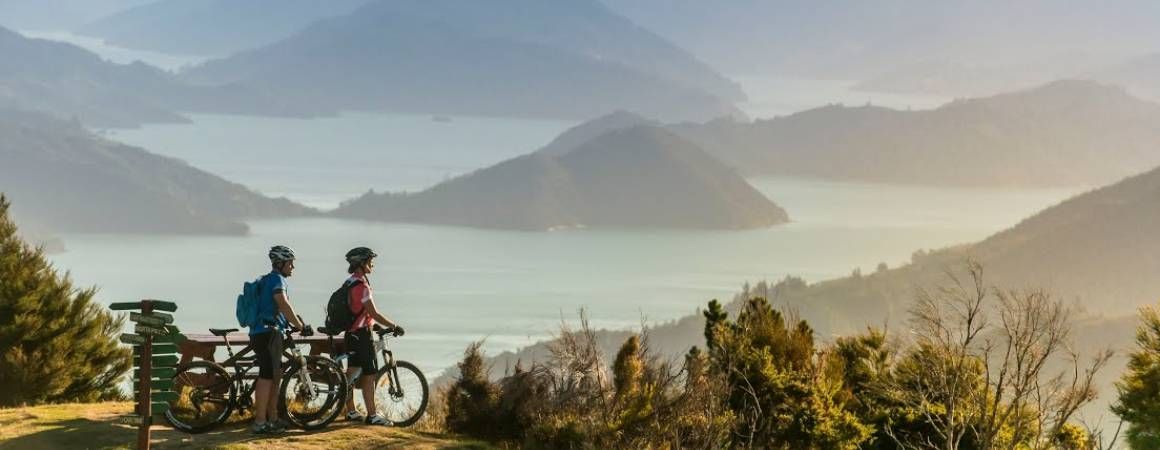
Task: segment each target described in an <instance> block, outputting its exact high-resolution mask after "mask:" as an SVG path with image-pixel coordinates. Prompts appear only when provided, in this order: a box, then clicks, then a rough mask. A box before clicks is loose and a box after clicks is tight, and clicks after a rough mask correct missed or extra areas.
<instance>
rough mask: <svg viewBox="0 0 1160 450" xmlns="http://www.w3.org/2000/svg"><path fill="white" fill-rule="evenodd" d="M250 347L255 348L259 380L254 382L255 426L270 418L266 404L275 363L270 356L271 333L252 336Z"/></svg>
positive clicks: (268, 399) (268, 398)
mask: <svg viewBox="0 0 1160 450" xmlns="http://www.w3.org/2000/svg"><path fill="white" fill-rule="evenodd" d="M250 347H251V348H253V349H254V362H255V363H257V365H258V380H257V381H256V382H254V426H255V427H256V426H258V425H263V424H265V423H266V422H267V420H268V419H269V416H268V415H267V414H266V405H267V404H268V403H269V401H270V390H271V389H270V386H271V385H273V384H274V383H273V381H272V378H273V377H274V375H273V373H274V371H273V364H272V362H271V358H270V333H269V332H266V333H260V334H255V335H253V336H250Z"/></svg>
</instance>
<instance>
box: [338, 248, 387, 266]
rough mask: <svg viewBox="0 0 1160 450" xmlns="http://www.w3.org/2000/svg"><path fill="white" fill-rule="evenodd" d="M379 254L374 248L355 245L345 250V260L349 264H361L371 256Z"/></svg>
mask: <svg viewBox="0 0 1160 450" xmlns="http://www.w3.org/2000/svg"><path fill="white" fill-rule="evenodd" d="M376 256H379V255H378V254H377V253H375V251H374V250H371V249H369V248H366V247H355V248H352V249H350V251H349V252H346V262H348V263H351V264H362V263H365V262H367V261H369V260H370V259H371V258H374V257H376Z"/></svg>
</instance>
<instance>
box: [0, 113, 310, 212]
mask: <svg viewBox="0 0 1160 450" xmlns="http://www.w3.org/2000/svg"><path fill="white" fill-rule="evenodd" d="M0 161H3V164H0V192H4V193H6V194H7V195H8V196H9V198H10V199H11V200H12V201H13V203H14V204H15V207H14V211H13V212H14V214H15V215H16V216H17V218H18V220H21V221H23V220H25V219H27V220H29V221H31V222H33V223H35V224H37V225H38V228H41V231H50V232H61V231H79V232H108V233H163V234H186V233H211V234H240V233H245V232H246V230H247V226H246V225H245V224H244V223H242V220H243V219H244V218H247V217H285V216H298V215H304V214H309V213H311V210H309V209H308V208H306V207H303V206H301V205H298V204H296V203H293V202H291V201H290V200H286V199H272V198H268V197H265V196H262V195H260V194H258V193H255V192H253V191H251V190H249V189H247V188H246V187H244V186H241V185H239V184H235V183H232V182H229V181H226V180H224V179H222V178H220V177H218V176H216V175H213V174H210V173H208V172H205V171H202V170H200V169H197V168H195V167H192V166H190V165H188V164H186V163H185V162H182V161H179V160H177V159H173V158H169V157H164V156H160V155H155V154H152V153H149V152H148V151H146V150H144V149H141V148H137V147H132V146H128V145H124V144H120V143H117V142H113V141H109V140H106V139H104V138H102V137H100V136H97V135H95V134H93V133H91V132H89V131H88V130H86V129H85V128H84V127H83V126H81V125H80V124H78V123H75V122H65V121H61V120H57V119H54V118H51V117H49V116H47V115H43V114H37V113H28V112H23V111H14V110H3V109H0Z"/></svg>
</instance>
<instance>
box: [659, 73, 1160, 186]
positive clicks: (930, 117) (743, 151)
mask: <svg viewBox="0 0 1160 450" xmlns="http://www.w3.org/2000/svg"><path fill="white" fill-rule="evenodd" d="M673 128H674V130H676V131H677V132H679V133H680V134H681V135H682V136H684V137H686V138H688V139H691V140H693V141H694V142H697V143H698V144H699V145H701V146H702V147H703V148H704V149H705V151H706V152H708V153H709V154H711V155H713V156H715V157H718V158H720V159H721V160H722V161H724V162H725V163H727V164H729V165H731V166H733V167H736V168H738V169H739V170H741V171H743V172H744V173H746V174H748V175H788V176H804V177H818V178H826V179H837V180H856V181H872V182H893V183H907V184H927V185H952V186H980V187H984V186H985V187H1011V186H1076V185H1088V186H1096V185H1102V184H1107V183H1112V182H1114V181H1117V180H1119V179H1121V178H1123V177H1126V176H1129V175H1132V174H1135V173H1138V172H1139V171H1140V170H1142V169H1143V168H1147V167H1155V166H1156V165H1158V164H1160V152H1158V151H1156V149H1157V148H1160V104H1156V103H1151V102H1146V101H1143V100H1139V99H1136V98H1133V97H1131V96H1129V95H1128V94H1127V93H1126V92H1125V91H1124V90H1123V89H1121V88H1117V87H1111V86H1105V85H1100V84H1097V83H1093V82H1089V81H1060V82H1055V83H1051V84H1048V85H1045V86H1041V87H1038V88H1034V89H1030V90H1026V91H1019V92H1014V93H1009V94H1001V95H996V96H992V97H985V98H977V99H970V100H960V101H955V102H952V103H949V104H947V105H944V106H942V107H940V108H937V109H934V110H929V111H900V110H892V109H887V108H880V107H875V106H869V105H867V106H859V107H846V106H838V105H831V106H826V107H822V108H818V109H813V110H809V111H804V112H800V113H797V114H793V115H790V116H786V117H779V118H774V119H770V120H759V121H756V122H753V123H741V122H734V121H728V120H718V121H714V122H710V123H707V124H704V125H682V126H675V127H673Z"/></svg>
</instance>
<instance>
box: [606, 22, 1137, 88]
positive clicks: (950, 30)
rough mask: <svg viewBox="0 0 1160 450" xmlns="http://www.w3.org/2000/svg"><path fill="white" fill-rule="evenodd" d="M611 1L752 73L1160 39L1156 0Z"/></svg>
mask: <svg viewBox="0 0 1160 450" xmlns="http://www.w3.org/2000/svg"><path fill="white" fill-rule="evenodd" d="M604 2H605V3H606V4H607V5H609V7H610V8H612V9H613V10H615V11H617V12H618V13H620V14H623V15H624V16H626V17H628V18H629V19H631V20H633V21H635V22H636V23H639V24H641V26H644V27H645V28H648V29H650V30H653V31H655V32H657V33H658V34H660V35H661V36H664V37H666V38H668V39H671V40H672V41H673V42H675V43H677V44H678V45H680V46H682V47H684V48H687V49H689V50H690V51H691V52H692V53H693V54H695V55H697V56H698V57H700V58H702V59H704V60H705V61H708V62H709V63H710V64H712V65H713V67H716V68H718V69H720V70H723V71H725V72H726V73H740V74H750V75H758V74H763V75H776V76H790V77H808V78H831V79H854V80H862V79H866V78H867V77H871V76H876V75H878V74H881V73H884V72H887V71H889V70H891V69H892V68H898V67H907V66H911V65H914V64H916V63H920V62H922V61H929V60H935V59H937V60H942V61H950V62H953V63H955V64H963V65H968V66H978V65H981V64H999V65H1012V64H1018V63H1021V62H1026V61H1032V60H1035V59H1037V58H1040V57H1043V56H1046V55H1052V54H1058V53H1062V52H1071V51H1082V52H1088V53H1096V54H1106V55H1113V56H1121V57H1122V56H1127V55H1133V54H1140V53H1143V52H1148V51H1156V50H1157V48H1156V47H1155V43H1156V42H1158V41H1160V28H1158V27H1156V26H1155V23H1156V20H1157V18H1158V17H1160V3H1157V2H1155V1H1152V0H1118V1H1114V2H1060V1H1055V0H1028V1H1020V2H1016V3H1012V2H1009V1H1004V0H976V1H969V2H938V1H934V2H929V1H916V0H879V1H872V2H867V1H861V0H835V1H826V2H824V3H821V4H819V3H818V2H809V1H800V0H731V1H727V2H711V1H703V0H604ZM1108 30H1115V32H1114V33H1109V31H1108ZM994 92H998V91H994ZM994 92H989V93H988V94H991V93H994Z"/></svg>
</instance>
